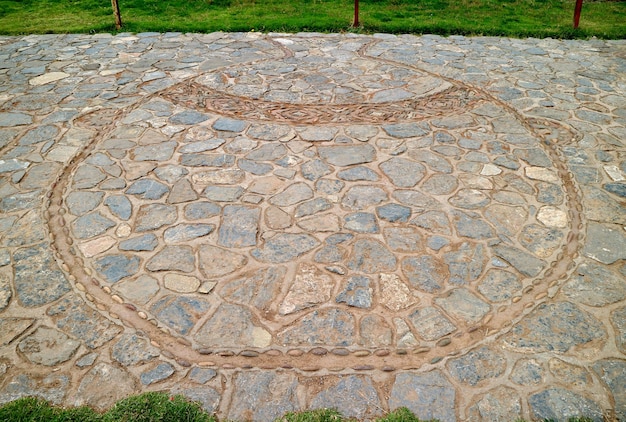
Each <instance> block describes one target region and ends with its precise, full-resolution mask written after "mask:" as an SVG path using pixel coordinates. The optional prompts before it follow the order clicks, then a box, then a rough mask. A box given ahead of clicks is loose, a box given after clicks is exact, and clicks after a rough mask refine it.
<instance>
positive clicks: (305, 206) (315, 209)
mask: <svg viewBox="0 0 626 422" xmlns="http://www.w3.org/2000/svg"><path fill="white" fill-rule="evenodd" d="M332 206H333V205H332V204H331V203H330V202H329V201H328V199H326V198H314V199H311V200H309V201H306V202H302V203H300V204H299V205H298V206H297V207H296V211H295V214H294V217H295V218H300V217H306V216H308V215H313V214H317V213H319V212H322V211H326V210H327V209H329V208H332Z"/></svg>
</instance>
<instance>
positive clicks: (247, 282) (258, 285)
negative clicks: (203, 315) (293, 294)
mask: <svg viewBox="0 0 626 422" xmlns="http://www.w3.org/2000/svg"><path fill="white" fill-rule="evenodd" d="M286 272H287V270H286V268H285V267H283V266H272V267H269V268H262V269H259V270H257V271H254V272H250V273H247V274H244V275H242V276H241V277H238V278H236V279H235V280H232V281H229V282H228V283H227V284H225V285H224V287H222V288H221V289H220V296H222V297H223V298H224V299H226V300H227V301H229V302H234V303H237V304H240V305H248V306H253V307H255V308H256V309H258V310H259V311H260V312H269V310H270V306H271V305H272V304H273V303H274V299H275V298H276V297H277V296H278V294H279V293H280V290H281V287H282V285H283V284H284V278H285V274H286Z"/></svg>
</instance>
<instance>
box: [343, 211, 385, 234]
mask: <svg viewBox="0 0 626 422" xmlns="http://www.w3.org/2000/svg"><path fill="white" fill-rule="evenodd" d="M343 226H344V228H346V229H348V230H352V231H354V232H357V233H378V231H379V226H378V220H377V219H376V216H375V215H374V214H370V213H367V212H355V213H354V214H348V215H346V216H345V217H344V225H343Z"/></svg>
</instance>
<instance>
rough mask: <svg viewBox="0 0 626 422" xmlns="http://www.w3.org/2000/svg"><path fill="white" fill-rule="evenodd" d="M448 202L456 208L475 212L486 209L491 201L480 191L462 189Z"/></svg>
mask: <svg viewBox="0 0 626 422" xmlns="http://www.w3.org/2000/svg"><path fill="white" fill-rule="evenodd" d="M448 201H449V202H450V204H452V205H453V206H455V207H458V208H463V209H468V210H475V209H482V208H485V207H486V206H487V205H489V203H490V202H491V199H490V198H489V197H488V196H487V195H486V194H485V193H484V192H483V191H480V190H478V189H460V190H459V191H458V192H457V193H456V194H455V195H454V196H452V197H451V198H450V199H448Z"/></svg>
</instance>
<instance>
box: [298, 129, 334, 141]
mask: <svg viewBox="0 0 626 422" xmlns="http://www.w3.org/2000/svg"><path fill="white" fill-rule="evenodd" d="M296 131H297V132H298V135H300V137H301V138H302V139H303V140H305V141H309V142H324V141H331V140H332V139H333V138H334V137H335V135H337V132H338V129H337V128H334V127H331V126H306V127H300V128H297V129H296Z"/></svg>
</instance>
